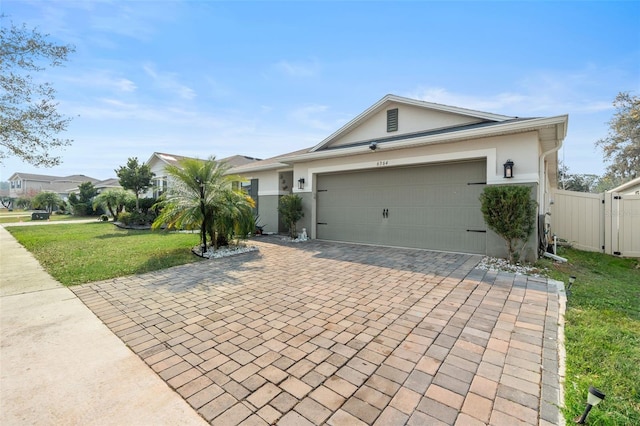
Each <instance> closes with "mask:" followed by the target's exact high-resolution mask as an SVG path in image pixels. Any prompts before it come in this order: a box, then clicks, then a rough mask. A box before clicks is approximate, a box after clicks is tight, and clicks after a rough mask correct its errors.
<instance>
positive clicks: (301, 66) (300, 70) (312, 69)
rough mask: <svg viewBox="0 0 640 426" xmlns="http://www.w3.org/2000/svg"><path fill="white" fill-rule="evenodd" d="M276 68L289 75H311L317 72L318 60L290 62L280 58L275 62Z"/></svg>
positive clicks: (318, 67)
mask: <svg viewBox="0 0 640 426" xmlns="http://www.w3.org/2000/svg"><path fill="white" fill-rule="evenodd" d="M275 67H276V69H278V70H279V71H280V72H282V73H284V74H286V75H289V76H291V77H312V76H314V75H316V74H318V72H319V69H320V66H319V64H318V61H316V60H311V61H308V62H291V61H286V60H282V61H280V62H278V63H277V64H275Z"/></svg>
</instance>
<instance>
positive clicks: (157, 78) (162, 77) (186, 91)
mask: <svg viewBox="0 0 640 426" xmlns="http://www.w3.org/2000/svg"><path fill="white" fill-rule="evenodd" d="M142 68H143V69H144V71H145V72H146V73H147V75H148V76H149V77H151V79H152V80H153V81H154V83H155V84H156V85H157V86H158V87H159V88H161V89H163V90H167V91H170V92H173V93H174V94H176V95H178V96H179V97H180V98H182V99H186V100H191V99H194V98H195V97H196V92H195V90H193V89H191V88H190V87H189V86H187V85H185V84H182V83H180V82H179V81H178V75H177V74H176V73H169V72H158V71H156V69H155V66H153V65H152V64H146V65H144V66H143V67H142Z"/></svg>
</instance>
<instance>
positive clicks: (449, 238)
mask: <svg viewBox="0 0 640 426" xmlns="http://www.w3.org/2000/svg"><path fill="white" fill-rule="evenodd" d="M567 123H568V116H567V115H561V116H555V117H544V118H519V117H510V116H504V115H498V114H491V113H486V112H480V111H474V110H469V109H464V108H457V107H452V106H446V105H440V104H434V103H429V102H423V101H418V100H413V99H408V98H404V97H400V96H395V95H387V96H385V97H383V98H382V99H381V100H380V101H378V102H376V103H375V104H374V105H373V106H371V107H370V108H368V109H367V110H366V111H364V112H363V113H361V114H360V115H358V116H357V117H356V118H354V119H353V120H351V121H350V122H348V123H347V124H346V125H344V126H343V127H342V128H340V129H338V130H337V131H336V132H335V133H333V134H332V135H330V136H329V137H327V138H326V139H324V140H323V141H321V142H320V143H318V144H317V145H316V146H314V147H312V148H309V149H304V150H301V151H297V152H293V153H289V154H285V155H281V156H278V157H275V158H271V159H267V160H263V161H257V162H252V163H250V164H246V165H243V166H238V167H235V168H233V169H232V170H230V173H234V174H240V175H242V176H244V177H245V178H247V179H248V180H250V181H251V182H252V184H251V187H252V189H253V190H254V191H255V192H256V193H257V203H258V214H259V216H260V221H261V224H262V225H264V230H265V231H266V232H282V231H284V227H283V226H282V224H280V220H279V217H278V212H277V206H278V200H279V198H280V197H281V196H283V195H286V194H291V193H294V194H298V195H300V196H301V197H302V198H303V204H304V214H305V216H304V218H303V219H302V220H301V221H300V224H299V230H301V229H302V228H303V227H304V228H306V231H307V234H308V235H309V236H310V237H311V238H318V239H325V240H334V241H349V242H358V243H366V244H378V245H388V246H400V247H415V248H424V249H434V250H444V251H453V252H464V253H477V254H483V255H491V256H500V257H503V256H504V255H506V249H505V244H504V242H503V240H502V239H500V238H499V237H498V236H497V235H496V234H494V233H493V232H491V231H490V230H488V229H487V227H486V224H485V222H484V219H483V216H482V213H481V211H480V201H479V196H480V194H481V193H482V190H483V188H484V187H485V186H486V185H502V184H518V185H528V186H530V187H531V188H532V197H533V198H534V199H535V200H536V201H537V202H538V205H539V207H538V214H539V217H540V218H543V217H545V216H546V215H545V213H547V212H548V211H549V200H550V197H549V192H550V190H551V189H552V188H555V187H556V184H557V177H556V176H557V151H558V150H559V149H560V147H561V146H562V141H563V140H564V138H565V136H566V132H567ZM509 162H512V163H513V166H512V167H513V168H512V174H511V175H510V177H507V173H506V171H505V169H506V166H505V165H506V164H508V163H509ZM534 234H535V235H534V236H532V238H531V240H530V242H529V244H528V248H527V252H526V257H527V258H529V259H533V258H535V257H536V255H537V250H536V248H537V241H538V236H537V230H536V232H535V233H534Z"/></svg>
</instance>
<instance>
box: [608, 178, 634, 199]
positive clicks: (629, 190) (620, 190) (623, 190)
mask: <svg viewBox="0 0 640 426" xmlns="http://www.w3.org/2000/svg"><path fill="white" fill-rule="evenodd" d="M607 192H615V193H617V194H619V195H640V177H637V178H635V179H632V180H630V181H629V182H627V183H623V184H622V185H620V186H617V187H615V188H613V189H611V190H609V191H607Z"/></svg>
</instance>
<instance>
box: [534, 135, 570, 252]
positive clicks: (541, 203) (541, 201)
mask: <svg viewBox="0 0 640 426" xmlns="http://www.w3.org/2000/svg"><path fill="white" fill-rule="evenodd" d="M558 140H559V143H558V145H557V146H555V147H553V148H551V149H549V150H547V151H544V152H543V153H542V154H540V159H539V160H538V161H539V163H538V176H540V173H542V179H540V184H539V185H538V218H544V222H545V224H544V226H543V225H541V224H540V223H538V232H545V231H546V230H547V226H546V218H547V212H546V211H545V209H546V205H545V198H544V194H545V189H546V187H547V181H548V180H547V179H546V177H547V174H546V169H545V166H544V160H545V158H546V157H547V156H548V155H549V154H553V153H554V152H558V151H559V150H560V148H562V141H563V140H564V138H558ZM549 194H551V192H549ZM550 215H551V214H549V216H550ZM538 220H539V221H540V220H541V219H538ZM537 240H538V244H539V246H538V255H539V256H540V255H544V256H547V250H546V238H545V241H544V243H543V241H542V240H543V235H538V238H537ZM548 257H550V256H548ZM558 257H559V256H558ZM555 260H558V261H561V260H560V259H555Z"/></svg>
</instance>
